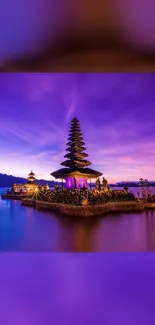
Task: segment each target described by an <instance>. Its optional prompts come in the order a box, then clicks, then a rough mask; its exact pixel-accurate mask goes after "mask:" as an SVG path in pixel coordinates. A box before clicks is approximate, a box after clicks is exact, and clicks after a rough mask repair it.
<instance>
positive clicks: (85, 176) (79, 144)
mask: <svg viewBox="0 0 155 325" xmlns="http://www.w3.org/2000/svg"><path fill="white" fill-rule="evenodd" d="M66 151H67V154H66V155H65V156H64V158H66V160H65V161H63V162H62V163H61V165H62V166H64V167H65V168H61V169H59V170H57V171H55V172H52V173H51V176H54V177H55V178H56V179H62V184H63V180H65V182H66V183H65V187H66V189H80V188H83V187H87V188H88V180H90V182H91V179H97V178H98V177H99V176H101V175H102V173H100V172H98V171H96V170H94V169H91V168H89V167H88V166H90V165H91V162H90V161H88V160H87V159H86V158H87V157H88V154H87V153H86V148H85V142H84V141H83V136H82V132H81V128H80V125H79V121H78V119H77V118H76V117H75V118H74V119H73V120H72V121H71V126H70V130H69V136H68V142H67V149H66Z"/></svg>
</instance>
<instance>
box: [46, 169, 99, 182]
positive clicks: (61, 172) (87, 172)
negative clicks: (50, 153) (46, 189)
mask: <svg viewBox="0 0 155 325" xmlns="http://www.w3.org/2000/svg"><path fill="white" fill-rule="evenodd" d="M51 176H53V177H55V178H61V179H65V178H67V177H79V178H80V177H81V178H82V177H85V178H97V177H99V176H102V173H100V172H98V171H96V170H94V169H91V168H81V169H80V168H79V169H77V170H74V169H71V168H61V169H58V170H56V171H55V172H53V173H51Z"/></svg>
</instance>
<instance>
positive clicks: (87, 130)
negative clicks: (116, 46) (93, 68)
mask: <svg viewBox="0 0 155 325" xmlns="http://www.w3.org/2000/svg"><path fill="white" fill-rule="evenodd" d="M154 85H155V74H145V73H141V74H138V73H137V74H136V73H134V74H130V73H125V74H117V73H111V74H110V73H109V74H106V73H103V74H94V73H91V74H89V73H88V74H87V73H80V74H78V73H77V74H76V73H71V74H69V73H68V74H54V73H53V74H52V73H47V74H41V73H40V74H39V73H37V74H30V73H29V74H1V75H0V146H1V151H0V172H1V173H6V174H12V175H14V176H22V177H27V174H28V172H29V170H32V169H33V171H34V172H35V174H36V177H37V178H44V179H47V180H52V177H51V176H50V173H51V172H52V171H54V170H56V169H59V168H60V162H61V161H63V156H64V154H65V148H66V142H67V137H68V128H69V125H70V120H71V119H72V118H73V117H74V116H76V117H77V118H78V119H79V121H80V125H81V128H82V132H83V136H84V141H85V142H86V147H87V152H88V154H89V160H90V161H92V162H93V165H92V168H94V169H97V170H99V171H100V172H101V173H103V175H104V177H105V178H107V179H108V182H117V181H122V180H129V181H130V180H135V181H136V180H138V179H139V178H140V177H143V178H147V179H148V180H154V179H155V149H154V148H155V138H154V135H155V131H154V126H155V91H154Z"/></svg>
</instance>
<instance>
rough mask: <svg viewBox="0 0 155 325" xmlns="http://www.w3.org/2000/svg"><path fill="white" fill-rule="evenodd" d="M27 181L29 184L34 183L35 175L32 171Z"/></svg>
mask: <svg viewBox="0 0 155 325" xmlns="http://www.w3.org/2000/svg"><path fill="white" fill-rule="evenodd" d="M27 180H28V182H30V183H33V182H35V180H36V178H35V174H34V173H33V171H31V173H30V174H29V175H28V178H27Z"/></svg>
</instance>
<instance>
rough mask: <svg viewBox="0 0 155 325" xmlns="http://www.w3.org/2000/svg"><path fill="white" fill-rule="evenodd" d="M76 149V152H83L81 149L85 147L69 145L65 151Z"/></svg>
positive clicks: (83, 149)
mask: <svg viewBox="0 0 155 325" xmlns="http://www.w3.org/2000/svg"><path fill="white" fill-rule="evenodd" d="M75 150H76V152H83V151H85V150H86V148H85V147H78V146H72V147H71V146H70V147H67V148H66V151H69V152H72V151H75Z"/></svg>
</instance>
